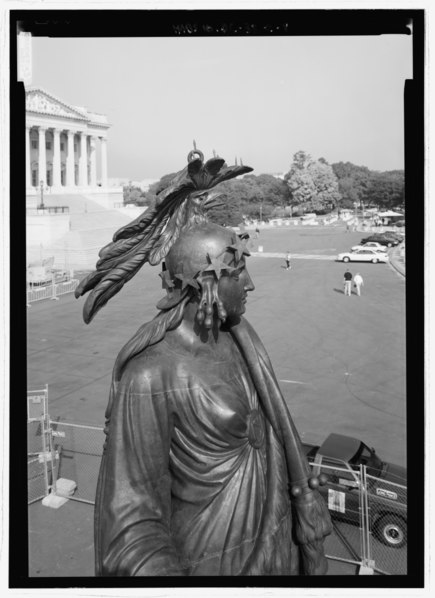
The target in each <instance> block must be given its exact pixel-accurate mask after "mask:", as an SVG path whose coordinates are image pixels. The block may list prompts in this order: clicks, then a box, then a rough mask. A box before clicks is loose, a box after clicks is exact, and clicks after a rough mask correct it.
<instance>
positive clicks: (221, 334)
mask: <svg viewBox="0 0 435 598" xmlns="http://www.w3.org/2000/svg"><path fill="white" fill-rule="evenodd" d="M197 309H198V305H197V303H188V304H187V305H186V308H185V311H184V314H183V320H182V322H181V323H180V325H179V326H177V328H176V329H175V330H173V331H172V334H171V336H172V338H173V339H174V340H176V342H177V343H181V344H182V345H183V346H184V347H185V348H186V349H187V350H189V351H191V352H197V351H200V350H204V349H205V348H210V349H212V350H215V351H218V350H220V348H221V347H223V346H224V345H226V344H227V343H228V342H229V332H228V329H227V326H223V327H222V326H221V322H220V320H219V319H218V318H217V317H216V316H215V317H214V319H213V326H212V328H210V329H207V328H206V327H205V326H204V325H200V324H199V323H198V321H197V319H196V312H197ZM168 340H170V339H168Z"/></svg>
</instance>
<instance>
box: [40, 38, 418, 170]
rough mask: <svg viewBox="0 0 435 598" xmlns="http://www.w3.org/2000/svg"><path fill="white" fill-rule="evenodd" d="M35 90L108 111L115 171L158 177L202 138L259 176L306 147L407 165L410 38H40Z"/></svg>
mask: <svg viewBox="0 0 435 598" xmlns="http://www.w3.org/2000/svg"><path fill="white" fill-rule="evenodd" d="M32 55H33V79H32V86H34V87H41V88H42V89H44V90H46V91H47V92H49V93H51V94H53V95H54V96H56V97H58V98H59V99H61V100H63V101H65V102H66V103H67V104H70V105H74V106H84V107H86V108H87V109H88V110H90V111H93V112H98V113H102V114H105V115H107V117H108V120H109V122H110V123H111V125H112V126H111V128H110V130H109V137H108V173H109V178H116V177H122V178H128V179H131V180H135V181H140V180H143V179H159V178H160V177H161V176H163V175H164V174H167V173H170V172H176V171H178V170H180V169H181V168H183V167H184V165H185V163H186V158H187V155H188V153H189V151H190V150H191V149H192V148H193V140H195V141H196V145H197V148H198V149H200V150H201V151H202V152H203V153H204V155H205V158H206V159H208V158H209V157H211V156H212V155H213V150H214V151H215V152H216V153H217V154H218V155H219V156H221V157H223V158H225V160H226V161H227V163H229V164H233V163H234V160H235V158H236V157H237V159H239V158H242V160H243V163H244V164H246V165H249V166H252V167H253V168H254V172H253V174H257V175H259V174H262V173H283V172H287V171H288V170H289V168H290V164H291V162H292V158H293V155H294V154H295V153H296V152H297V151H299V150H303V151H306V152H308V153H309V154H310V155H311V156H312V157H313V158H314V159H318V158H321V157H323V158H325V159H326V160H327V161H328V162H329V163H334V162H340V161H343V162H347V161H349V162H352V163H354V164H357V165H360V166H367V167H368V168H370V169H371V170H380V171H383V170H394V169H403V168H404V126H403V121H404V102H403V93H404V83H405V79H406V78H412V39H411V36H400V35H394V36H393V35H380V36H361V37H360V36H354V37H352V36H341V37H338V36H337V37H335V36H334V37H285V36H283V37H240V38H239V37H227V38H222V37H218V38H215V37H206V38H189V37H181V38H158V37H156V38H74V39H67V38H61V39H60V38H33V46H32Z"/></svg>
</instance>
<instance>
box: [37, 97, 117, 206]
mask: <svg viewBox="0 0 435 598" xmlns="http://www.w3.org/2000/svg"><path fill="white" fill-rule="evenodd" d="M109 127H110V124H109V123H108V121H107V117H106V116H104V115H102V114H97V113H95V112H89V111H88V110H86V109H85V108H82V107H77V106H71V105H69V104H67V103H66V102H64V101H63V100H59V99H58V98H55V97H54V96H53V95H51V94H49V93H47V92H46V91H44V90H42V89H39V88H29V89H27V90H26V189H27V194H32V195H33V194H34V193H39V188H40V185H41V181H42V185H43V187H44V188H45V189H47V187H48V188H49V189H50V191H51V192H52V193H56V194H57V193H73V194H74V193H94V192H98V191H100V190H101V191H103V189H107V132H108V129H109Z"/></svg>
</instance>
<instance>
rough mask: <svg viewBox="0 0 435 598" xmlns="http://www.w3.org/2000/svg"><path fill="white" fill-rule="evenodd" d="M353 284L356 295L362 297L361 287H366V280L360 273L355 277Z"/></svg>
mask: <svg viewBox="0 0 435 598" xmlns="http://www.w3.org/2000/svg"><path fill="white" fill-rule="evenodd" d="M353 282H354V284H355V288H356V294H357V295H358V297H360V296H361V287H363V286H364V280H363V277H362V276H361V274H360V273H359V272H357V273H356V274H355V276H354V278H353Z"/></svg>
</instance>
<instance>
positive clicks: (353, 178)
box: [332, 162, 372, 208]
mask: <svg viewBox="0 0 435 598" xmlns="http://www.w3.org/2000/svg"><path fill="white" fill-rule="evenodd" d="M332 169H333V171H334V173H335V175H336V177H337V179H338V190H339V192H340V194H341V197H342V199H341V202H340V206H341V207H346V208H347V207H352V208H353V207H354V204H355V203H357V204H361V202H362V201H364V202H367V200H368V190H369V188H370V184H371V182H370V181H371V174H372V173H371V172H370V170H369V169H368V168H367V167H366V166H356V165H355V164H352V163H351V162H337V163H336V164H333V165H332Z"/></svg>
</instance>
